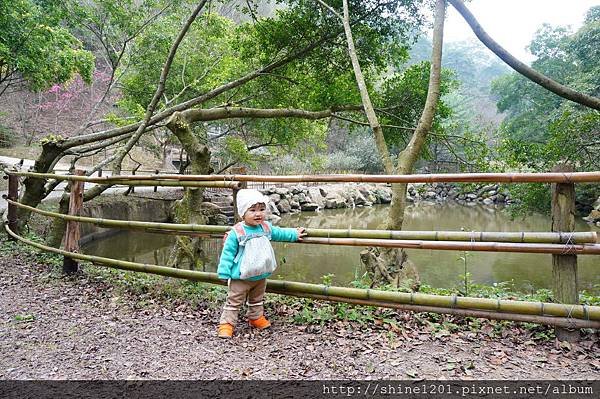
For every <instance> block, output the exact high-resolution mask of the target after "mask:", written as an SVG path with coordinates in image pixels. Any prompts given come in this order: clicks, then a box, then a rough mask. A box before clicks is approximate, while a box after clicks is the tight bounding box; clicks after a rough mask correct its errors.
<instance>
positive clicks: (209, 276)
mask: <svg viewBox="0 0 600 399" xmlns="http://www.w3.org/2000/svg"><path fill="white" fill-rule="evenodd" d="M4 228H5V229H6V231H7V232H8V234H9V235H10V236H12V237H14V238H15V239H17V240H19V241H21V242H24V243H25V244H27V245H30V246H33V247H36V248H38V249H41V250H43V251H48V252H53V253H57V254H61V255H63V256H67V257H70V258H73V259H77V260H82V261H88V262H92V263H94V264H101V265H104V266H108V267H112V268H116V269H121V270H128V271H134V272H142V273H150V274H157V275H161V276H166V277H175V278H182V279H187V280H193V281H202V282H206V283H212V284H221V285H225V284H226V283H225V281H222V280H220V279H219V278H218V277H217V274H216V273H209V272H199V271H194V270H185V269H176V268H171V267H166V266H159V265H152V264H142V263H136V262H129V261H122V260H116V259H111V258H104V257H99V256H93V255H85V254H80V253H75V252H68V251H64V250H61V249H58V248H53V247H49V246H46V245H43V244H40V243H37V242H34V241H31V240H28V239H26V238H24V237H21V236H19V235H17V234H15V233H14V232H13V231H12V230H11V229H10V228H9V227H8V225H6V224H5V225H4ZM267 291H269V292H275V293H279V294H284V295H294V296H303V297H314V298H318V299H326V300H331V301H338V302H348V303H355V304H361V305H372V306H387V307H394V308H399V309H406V310H414V311H434V309H435V311H437V310H442V311H443V312H442V313H453V314H460V315H462V316H472V317H490V318H499V319H507V320H516V321H524V322H532V323H543V324H548V325H555V326H563V327H568V328H600V306H588V305H570V304H557V303H547V302H527V301H511V300H501V299H485V298H473V297H459V296H456V295H453V296H439V295H427V294H418V293H404V292H396V291H380V290H373V289H359V288H346V287H334V286H326V285H321V284H309V283H299V282H292V281H280V280H268V282H267ZM437 308H440V309H437Z"/></svg>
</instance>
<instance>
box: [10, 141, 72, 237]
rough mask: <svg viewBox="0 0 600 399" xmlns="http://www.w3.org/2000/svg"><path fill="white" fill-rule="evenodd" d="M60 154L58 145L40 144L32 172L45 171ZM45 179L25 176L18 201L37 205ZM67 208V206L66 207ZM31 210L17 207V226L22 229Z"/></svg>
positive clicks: (47, 170)
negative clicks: (40, 148)
mask: <svg viewBox="0 0 600 399" xmlns="http://www.w3.org/2000/svg"><path fill="white" fill-rule="evenodd" d="M61 154H62V148H61V146H60V145H58V144H57V143H54V142H49V143H46V144H44V145H42V153H41V154H40V155H39V157H38V158H37V160H36V161H35V164H34V165H33V172H38V173H47V172H49V171H50V168H52V166H53V165H54V164H55V162H56V159H57V158H58V157H59V156H60V155H61ZM45 184H46V180H45V179H39V178H35V177H27V178H25V180H24V181H23V185H24V186H25V188H24V190H23V195H22V196H21V200H20V202H21V203H22V204H25V205H29V206H32V207H37V206H38V205H39V204H40V202H42V200H43V199H44V198H45V197H46V192H45V188H44V186H45ZM67 209H68V208H67ZM30 215H31V212H30V211H28V210H27V209H23V208H19V209H18V210H17V218H18V228H19V230H20V231H24V230H23V228H24V227H25V225H27V223H28V222H29V216H30Z"/></svg>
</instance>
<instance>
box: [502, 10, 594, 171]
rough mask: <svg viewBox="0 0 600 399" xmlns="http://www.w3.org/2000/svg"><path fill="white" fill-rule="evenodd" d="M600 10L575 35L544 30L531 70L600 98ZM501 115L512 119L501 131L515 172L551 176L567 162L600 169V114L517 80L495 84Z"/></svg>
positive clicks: (533, 45) (504, 158) (506, 160)
mask: <svg viewBox="0 0 600 399" xmlns="http://www.w3.org/2000/svg"><path fill="white" fill-rule="evenodd" d="M599 8H600V7H594V8H592V9H590V10H589V11H588V14H587V18H586V23H585V24H584V25H583V26H582V27H581V28H580V29H579V30H578V31H577V32H575V33H572V32H570V31H569V30H568V29H566V28H564V27H553V26H550V25H544V26H543V27H542V28H541V29H539V30H538V32H537V34H536V36H535V37H534V39H533V40H532V42H531V44H530V50H531V52H532V53H533V54H534V55H535V56H536V57H537V59H536V60H535V61H534V62H533V63H532V66H533V67H534V68H535V69H537V70H540V71H542V73H544V74H546V75H548V76H552V77H553V78H554V79H556V80H558V81H561V82H564V83H565V84H567V85H569V86H571V87H573V88H575V89H577V90H579V91H581V92H585V93H589V94H591V95H594V96H598V95H599V94H600V66H599V64H598V59H599V58H600V50H598V48H597V47H598V46H597V43H598V40H599V39H600V19H598V18H597V17H595V15H597V14H598V9H599ZM493 92H494V93H495V94H496V95H497V96H498V103H497V104H498V109H499V110H500V111H503V112H505V113H506V115H507V117H506V119H505V120H504V122H503V124H502V126H501V136H502V138H503V145H502V146H501V152H500V154H501V161H503V163H505V164H506V165H507V166H509V167H511V168H520V167H526V168H530V169H533V170H549V169H550V168H551V167H552V166H554V165H555V164H557V163H558V162H562V161H568V162H571V163H572V164H574V165H575V166H576V167H577V168H579V169H581V170H592V169H597V168H598V166H600V163H599V160H600V158H598V156H597V153H598V150H599V149H600V142H599V141H598V133H599V132H600V113H599V112H598V111H595V110H590V109H588V108H585V107H582V106H580V105H576V104H573V103H571V102H569V101H566V100H564V99H562V98H561V97H559V96H557V95H555V94H553V93H550V92H548V91H547V90H545V89H543V88H541V87H540V86H538V85H536V84H534V83H532V82H530V81H528V80H527V79H525V78H523V77H521V75H518V74H514V73H513V74H511V75H507V76H504V77H502V78H499V79H498V80H496V81H495V82H494V84H493Z"/></svg>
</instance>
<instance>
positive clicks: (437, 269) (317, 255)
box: [83, 202, 600, 292]
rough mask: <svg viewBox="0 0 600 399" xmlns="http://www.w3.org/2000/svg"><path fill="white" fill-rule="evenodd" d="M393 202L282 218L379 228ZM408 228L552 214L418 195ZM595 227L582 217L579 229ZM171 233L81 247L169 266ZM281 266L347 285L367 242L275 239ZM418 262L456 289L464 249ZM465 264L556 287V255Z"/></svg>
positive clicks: (506, 227)
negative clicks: (310, 242)
mask: <svg viewBox="0 0 600 399" xmlns="http://www.w3.org/2000/svg"><path fill="white" fill-rule="evenodd" d="M388 209H389V208H388V206H386V205H378V206H374V207H365V208H355V209H331V210H329V209H328V210H323V211H321V212H316V213H315V212H303V213H297V214H293V215H289V214H286V215H283V217H282V219H281V221H280V223H279V224H280V225H281V226H286V227H295V226H304V227H309V228H348V227H351V228H352V229H382V228H384V227H385V222H386V219H387V214H388ZM404 226H405V229H406V230H460V229H461V228H463V229H464V230H465V231H472V230H473V231H550V219H549V217H546V216H543V215H536V214H534V215H530V216H527V217H526V218H516V219H511V217H510V215H508V214H507V212H504V211H502V210H499V209H494V208H489V207H483V206H471V207H469V206H461V205H458V204H452V203H445V204H431V203H426V202H421V203H418V204H415V205H413V206H411V207H410V208H408V210H407V213H406V220H405V224H404ZM592 229H595V230H596V231H598V229H597V228H595V227H592V226H590V225H588V224H586V223H585V222H583V221H581V220H578V221H577V225H576V230H577V231H590V230H592ZM173 243H174V238H173V236H166V235H160V234H151V233H141V232H135V231H124V232H120V233H118V234H116V235H114V236H111V237H108V238H105V239H102V240H97V241H92V242H90V243H88V244H87V245H85V246H84V247H83V251H84V252H85V253H88V254H94V255H98V256H106V257H112V258H117V259H122V260H129V261H135V262H140V263H153V264H158V265H165V264H166V261H167V257H168V255H169V250H170V248H171V247H172V245H173ZM273 244H274V245H273V246H274V248H275V253H276V256H277V259H278V263H279V268H278V270H277V272H276V274H275V276H274V277H273V278H282V279H285V280H295V281H303V282H312V283H321V282H322V276H324V275H327V274H333V275H334V277H333V284H334V285H348V284H349V283H350V282H351V281H352V280H354V279H355V277H356V276H360V275H361V274H362V273H364V268H362V267H361V265H360V260H359V253H360V251H361V250H363V249H364V248H362V247H345V246H332V245H308V244H291V243H273ZM206 248H207V252H208V256H209V258H208V259H207V262H206V269H205V270H206V271H216V265H217V258H218V253H219V251H220V250H219V248H220V240H218V239H214V240H210V242H209V243H207V246H206ZM408 254H409V257H410V259H411V260H412V261H413V262H414V263H415V264H416V266H417V269H418V271H419V275H420V278H421V281H422V282H423V283H426V284H429V285H431V286H434V287H445V288H451V287H455V286H458V285H459V284H461V281H462V280H461V277H460V276H461V275H462V274H463V273H464V268H465V265H464V262H463V261H462V260H461V259H460V257H462V256H464V252H462V251H433V250H408ZM466 258H467V270H468V272H469V273H470V274H471V276H472V279H473V281H474V282H476V283H482V284H490V285H491V284H493V283H498V282H504V281H512V282H513V283H514V286H515V288H516V289H518V290H520V291H523V292H529V291H531V290H535V289H538V288H552V255H549V254H522V253H495V252H468V253H467V257H466ZM578 274H579V287H580V289H586V290H593V291H598V290H599V288H600V256H597V255H596V256H593V255H580V256H578Z"/></svg>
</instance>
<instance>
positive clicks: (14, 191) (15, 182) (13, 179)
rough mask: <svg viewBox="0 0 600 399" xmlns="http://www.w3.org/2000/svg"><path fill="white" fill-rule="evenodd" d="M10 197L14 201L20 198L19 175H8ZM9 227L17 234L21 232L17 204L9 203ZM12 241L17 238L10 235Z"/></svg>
mask: <svg viewBox="0 0 600 399" xmlns="http://www.w3.org/2000/svg"><path fill="white" fill-rule="evenodd" d="M8 199H10V200H13V201H18V200H19V176H16V175H8ZM6 216H7V219H8V228H9V229H11V230H12V231H13V232H14V233H15V234H19V231H18V229H19V226H18V223H17V206H16V205H13V204H8V213H7V215H6ZM10 239H11V240H12V241H16V238H14V237H13V236H10Z"/></svg>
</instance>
